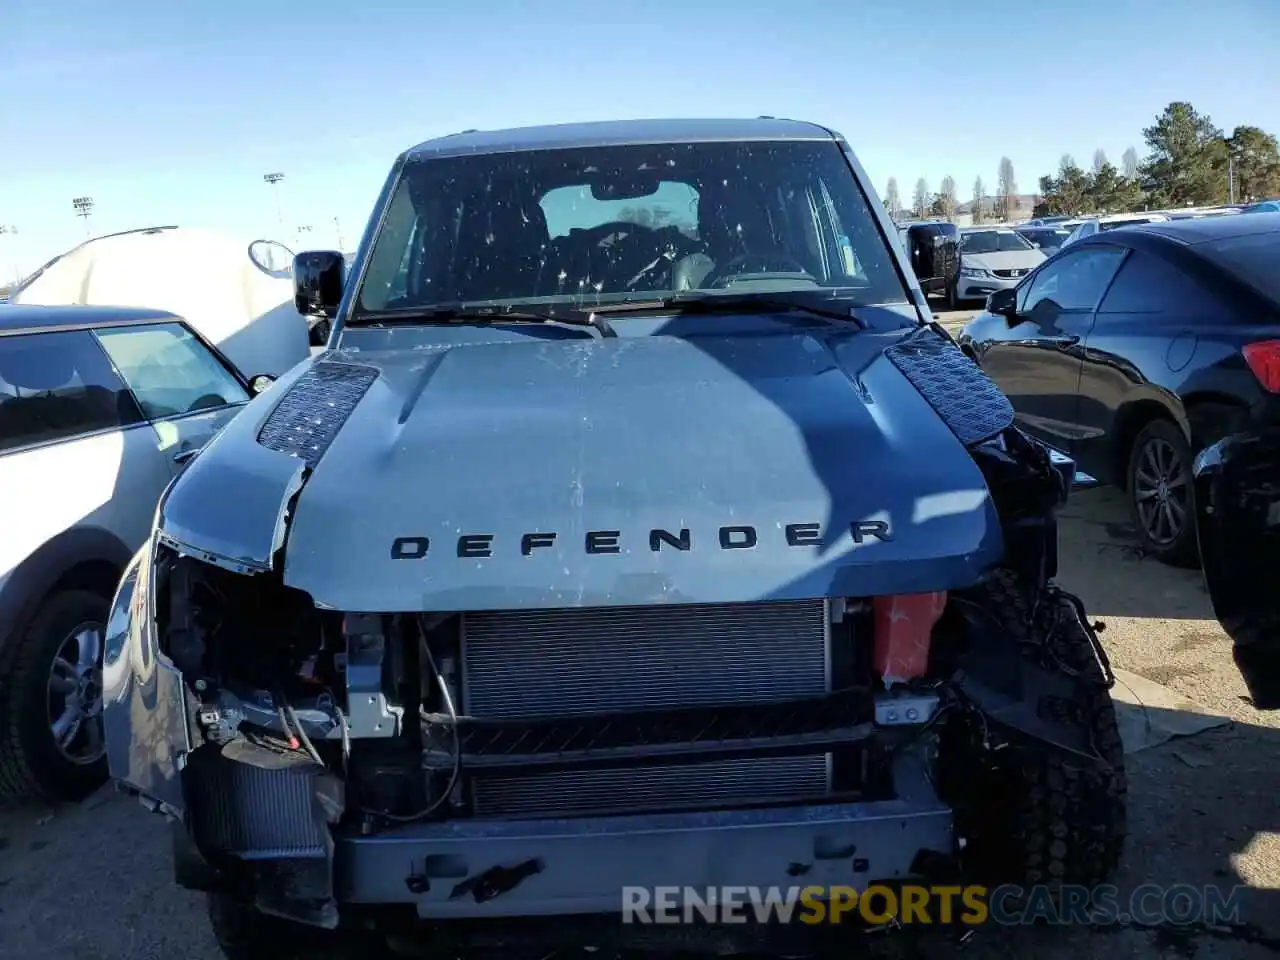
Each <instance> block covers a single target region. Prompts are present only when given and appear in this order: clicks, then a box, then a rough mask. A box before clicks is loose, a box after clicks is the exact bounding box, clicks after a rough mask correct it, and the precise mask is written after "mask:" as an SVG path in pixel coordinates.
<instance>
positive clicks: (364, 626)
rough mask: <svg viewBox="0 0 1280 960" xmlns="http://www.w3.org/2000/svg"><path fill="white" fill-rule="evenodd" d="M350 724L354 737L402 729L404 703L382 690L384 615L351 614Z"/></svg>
mask: <svg viewBox="0 0 1280 960" xmlns="http://www.w3.org/2000/svg"><path fill="white" fill-rule="evenodd" d="M343 632H344V633H345V634H346V636H347V724H348V726H349V727H350V729H351V736H352V737H353V738H361V737H394V736H396V735H397V734H399V732H400V723H401V720H402V718H403V716H404V707H397V706H393V705H392V704H391V703H390V702H388V700H387V697H386V694H384V693H383V692H382V662H383V657H384V656H385V655H386V650H387V640H386V637H385V636H383V634H382V624H381V618H380V617H377V616H373V615H367V614H365V615H348V616H347V618H346V620H345V621H344V623H343Z"/></svg>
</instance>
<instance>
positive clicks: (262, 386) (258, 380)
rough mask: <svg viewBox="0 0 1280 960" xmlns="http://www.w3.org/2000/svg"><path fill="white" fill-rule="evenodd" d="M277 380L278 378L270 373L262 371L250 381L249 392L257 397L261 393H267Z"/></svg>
mask: <svg viewBox="0 0 1280 960" xmlns="http://www.w3.org/2000/svg"><path fill="white" fill-rule="evenodd" d="M275 382H276V378H275V377H273V376H271V374H269V373H260V374H258V375H257V376H256V377H254V378H253V379H252V380H250V381H249V392H250V393H252V394H253V395H254V396H255V397H256V396H257V395H258V394H260V393H266V392H267V390H268V389H270V387H271V385H272V384H273V383H275Z"/></svg>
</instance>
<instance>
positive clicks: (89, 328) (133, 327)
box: [0, 304, 270, 799]
mask: <svg viewBox="0 0 1280 960" xmlns="http://www.w3.org/2000/svg"><path fill="white" fill-rule="evenodd" d="M269 384H270V378H269V377H258V378H255V379H254V381H253V385H252V386H251V385H250V383H248V382H246V381H245V379H244V378H243V377H242V376H241V375H240V373H238V372H237V371H236V370H235V369H234V368H233V367H232V366H231V364H230V362H229V361H227V360H226V359H225V357H223V356H222V355H221V354H220V353H219V352H218V351H217V350H216V349H214V348H213V347H211V346H210V345H209V344H208V343H206V342H205V341H203V340H202V339H201V338H200V337H199V336H198V335H197V334H196V333H195V332H194V331H193V330H192V329H191V328H190V326H188V325H187V324H186V323H185V322H184V321H183V320H181V319H180V318H178V317H176V316H174V315H172V314H168V313H162V312H158V311H149V310H140V309H126V308H112V307H32V306H22V305H19V304H9V305H7V306H5V307H4V309H3V310H0V530H3V534H2V535H0V799H15V798H18V797H20V796H25V795H30V794H35V795H36V796H40V797H44V798H49V799H74V798H76V797H79V796H82V795H84V794H85V793H86V792H88V791H89V790H91V789H93V788H94V787H95V786H97V785H98V784H99V783H101V782H102V781H103V780H104V779H105V778H106V774H107V768H106V761H105V754H104V747H103V734H102V677H101V657H102V641H103V631H104V628H105V626H106V621H107V613H108V609H109V605H110V602H111V597H112V594H113V592H114V590H115V587H116V582H117V580H118V579H119V576H120V573H121V571H122V570H123V569H124V567H125V565H126V564H127V563H128V561H129V559H130V557H131V556H132V555H133V554H134V552H135V551H137V550H138V548H139V547H140V546H141V544H142V543H143V541H144V540H145V539H146V536H147V532H148V530H149V529H150V527H151V521H152V519H153V515H154V513H155V509H156V503H157V502H158V500H159V498H160V494H161V493H163V492H164V489H165V487H166V486H167V485H168V484H169V482H170V481H171V480H172V479H173V478H174V476H175V475H176V474H177V473H178V472H180V471H181V469H182V466H183V464H184V463H186V462H187V461H188V460H189V459H190V458H191V457H192V456H194V455H195V453H197V452H198V451H199V450H200V448H201V447H203V446H204V444H205V443H207V442H208V441H209V440H210V439H211V438H212V436H213V435H214V433H216V432H217V431H218V430H219V429H220V428H221V427H222V426H223V425H225V424H226V423H227V421H229V420H230V419H231V417H232V416H233V415H234V414H235V413H236V412H237V411H239V410H240V409H241V407H243V405H244V404H245V403H247V402H248V401H249V399H250V397H251V395H252V394H253V393H254V392H258V391H261V390H262V389H265V388H266V387H267V386H268V385H269Z"/></svg>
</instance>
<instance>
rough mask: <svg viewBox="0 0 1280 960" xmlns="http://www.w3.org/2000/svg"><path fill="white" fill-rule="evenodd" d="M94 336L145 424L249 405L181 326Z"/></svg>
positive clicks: (104, 332) (239, 388)
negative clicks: (140, 410)
mask: <svg viewBox="0 0 1280 960" xmlns="http://www.w3.org/2000/svg"><path fill="white" fill-rule="evenodd" d="M95 332H96V334H97V337H98V340H99V342H100V343H101V344H102V348H103V349H104V350H105V351H106V352H107V356H109V357H110V358H111V362H112V363H113V364H115V367H116V369H117V370H119V371H120V375H121V376H122V377H123V378H124V380H125V382H126V383H127V384H128V385H129V388H130V389H131V390H132V391H133V395H134V396H135V397H137V398H138V404H139V406H141V407H142V412H143V414H144V415H145V416H146V417H147V419H148V420H163V419H165V418H167V417H179V416H184V415H186V414H190V413H199V412H200V411H202V410H212V409H215V408H217V407H225V406H229V405H231V404H237V403H248V402H249V394H248V392H247V391H246V390H245V388H244V387H243V386H241V385H240V383H239V381H238V380H236V378H235V377H234V376H233V375H232V374H231V372H230V371H229V370H227V368H226V367H225V366H223V364H222V362H221V361H220V360H219V359H218V358H217V357H216V356H214V355H213V354H212V353H210V352H209V350H208V348H206V347H205V345H204V344H203V343H201V342H200V340H199V339H197V338H196V337H195V336H194V335H193V334H192V333H191V331H189V330H187V329H186V328H185V327H183V326H182V325H181V324H177V323H158V324H148V325H146V326H140V327H117V328H115V329H104V330H98V331H95Z"/></svg>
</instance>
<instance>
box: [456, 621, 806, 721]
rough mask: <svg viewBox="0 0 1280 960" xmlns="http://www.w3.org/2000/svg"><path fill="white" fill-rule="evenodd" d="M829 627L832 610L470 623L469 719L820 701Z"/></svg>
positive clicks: (466, 662)
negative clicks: (809, 698) (799, 700)
mask: <svg viewBox="0 0 1280 960" xmlns="http://www.w3.org/2000/svg"><path fill="white" fill-rule="evenodd" d="M828 623H829V617H828V611H827V602H826V601H825V600H788V601H773V602H762V603H732V604H691V605H663V606H646V607H592V608H568V609H558V610H518V611H496V612H483V613H468V614H466V615H465V617H464V618H463V637H462V659H463V683H462V685H463V692H462V708H463V710H464V712H465V713H466V714H467V715H468V716H472V717H476V718H478V719H481V720H488V721H519V720H529V719H547V718H553V717H565V718H573V717H588V716H592V715H597V714H609V713H615V714H616V713H630V712H633V711H638V710H663V709H671V708H674V707H693V706H708V707H715V706H729V705H734V704H752V703H769V702H775V701H782V700H791V699H797V698H802V697H808V696H820V695H822V694H824V693H826V692H827V691H828V689H829V687H830V628H829V626H828Z"/></svg>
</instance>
